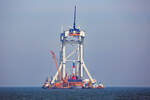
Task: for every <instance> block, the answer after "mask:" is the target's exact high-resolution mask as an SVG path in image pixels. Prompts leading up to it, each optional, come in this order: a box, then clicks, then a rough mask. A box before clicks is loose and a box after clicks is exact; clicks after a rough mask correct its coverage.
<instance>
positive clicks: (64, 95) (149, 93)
mask: <svg viewBox="0 0 150 100" xmlns="http://www.w3.org/2000/svg"><path fill="white" fill-rule="evenodd" d="M0 100H150V87H106V88H104V89H42V88H40V87H0Z"/></svg>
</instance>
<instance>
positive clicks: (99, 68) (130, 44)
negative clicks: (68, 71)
mask: <svg viewBox="0 0 150 100" xmlns="http://www.w3.org/2000/svg"><path fill="white" fill-rule="evenodd" d="M74 5H75V0H0V86H40V85H41V83H43V82H44V80H45V78H46V77H47V76H50V75H54V74H55V72H56V67H55V63H54V62H53V59H52V57H51V55H50V50H53V51H55V52H56V54H57V56H58V51H59V35H60V32H61V26H62V25H63V26H69V25H70V26H71V25H72V23H73V10H74ZM149 5H150V0H78V2H77V24H78V25H79V26H80V27H81V28H82V29H84V30H85V31H86V33H87V35H86V39H85V45H84V46H85V49H84V51H85V53H84V55H85V57H84V59H85V63H86V65H87V67H88V69H89V71H90V72H91V74H92V75H93V77H94V78H96V79H97V80H99V81H102V82H103V83H104V84H105V85H106V86H150V6H149Z"/></svg>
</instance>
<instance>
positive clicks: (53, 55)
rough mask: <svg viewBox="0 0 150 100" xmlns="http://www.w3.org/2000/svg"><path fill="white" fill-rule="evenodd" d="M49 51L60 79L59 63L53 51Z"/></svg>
mask: <svg viewBox="0 0 150 100" xmlns="http://www.w3.org/2000/svg"><path fill="white" fill-rule="evenodd" d="M50 52H51V54H52V57H53V60H54V62H55V64H56V68H57V71H58V73H59V76H60V80H62V73H61V71H60V70H59V65H58V61H57V58H56V55H55V53H54V52H53V51H50Z"/></svg>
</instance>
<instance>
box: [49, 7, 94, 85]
mask: <svg viewBox="0 0 150 100" xmlns="http://www.w3.org/2000/svg"><path fill="white" fill-rule="evenodd" d="M84 38H85V32H84V31H83V30H80V28H77V27H76V6H75V10H74V23H73V28H70V29H68V30H66V31H64V32H63V33H61V35H60V42H61V50H60V59H59V60H60V64H59V69H58V71H57V72H56V74H55V76H54V77H53V80H52V83H55V81H56V80H57V79H59V78H58V77H59V74H58V73H59V71H61V73H62V77H63V79H64V78H65V76H66V68H68V67H70V66H67V63H69V62H74V63H75V64H76V65H77V68H76V75H77V77H78V78H80V79H83V77H84V74H83V71H85V72H86V73H87V76H88V77H89V79H90V80H91V82H92V83H94V81H93V78H92V76H91V74H90V73H89V71H88V69H87V67H86V65H85V62H84V59H83V52H84V51H83V43H84ZM68 45H70V46H71V47H70V48H67V46H68ZM72 48H73V49H72ZM68 49H70V53H69V54H68V55H67V53H66V51H67V50H68ZM72 56H74V58H73V57H72ZM71 57H72V59H71Z"/></svg>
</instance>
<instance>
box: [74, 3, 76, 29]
mask: <svg viewBox="0 0 150 100" xmlns="http://www.w3.org/2000/svg"><path fill="white" fill-rule="evenodd" d="M73 29H76V5H75V7H74V22H73Z"/></svg>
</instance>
